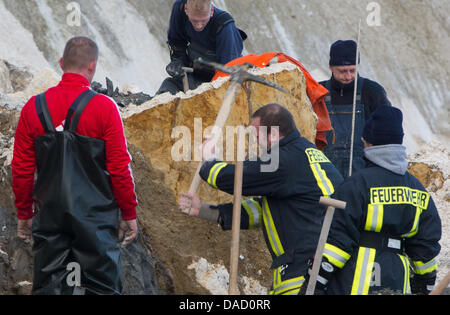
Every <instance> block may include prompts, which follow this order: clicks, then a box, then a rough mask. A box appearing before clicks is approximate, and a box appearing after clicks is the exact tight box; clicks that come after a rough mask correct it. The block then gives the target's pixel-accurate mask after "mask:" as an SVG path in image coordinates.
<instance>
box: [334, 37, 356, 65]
mask: <svg viewBox="0 0 450 315" xmlns="http://www.w3.org/2000/svg"><path fill="white" fill-rule="evenodd" d="M356 48H357V44H356V42H355V41H353V40H345V41H344V40H338V41H337V42H335V43H333V45H331V49H330V66H353V65H355V64H356Z"/></svg>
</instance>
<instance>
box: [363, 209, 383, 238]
mask: <svg viewBox="0 0 450 315" xmlns="http://www.w3.org/2000/svg"><path fill="white" fill-rule="evenodd" d="M383 214H384V207H383V205H381V204H369V206H368V208H367V218H366V227H365V230H366V231H372V232H380V231H381V227H382V225H383Z"/></svg>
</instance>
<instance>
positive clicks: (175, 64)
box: [166, 60, 184, 78]
mask: <svg viewBox="0 0 450 315" xmlns="http://www.w3.org/2000/svg"><path fill="white" fill-rule="evenodd" d="M183 66H184V65H183V61H181V60H174V61H172V62H171V63H169V64H168V65H167V67H166V71H167V73H168V74H169V75H170V76H171V77H173V78H180V77H182V76H183V75H184V70H183Z"/></svg>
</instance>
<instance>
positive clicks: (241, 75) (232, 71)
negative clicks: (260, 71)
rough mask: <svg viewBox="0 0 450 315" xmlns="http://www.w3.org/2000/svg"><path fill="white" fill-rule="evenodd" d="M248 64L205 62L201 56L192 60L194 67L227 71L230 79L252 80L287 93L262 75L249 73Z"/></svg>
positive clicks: (241, 81) (235, 80)
mask: <svg viewBox="0 0 450 315" xmlns="http://www.w3.org/2000/svg"><path fill="white" fill-rule="evenodd" d="M250 66H251V65H250V64H248V63H247V64H243V65H236V66H234V67H225V66H224V65H221V64H220V63H217V62H206V61H204V60H202V59H201V58H199V59H197V60H196V61H195V62H194V67H195V68H203V69H208V70H216V71H220V72H224V73H227V74H229V75H231V81H234V82H238V83H241V84H242V83H243V82H245V81H254V82H256V83H260V84H264V85H267V86H270V87H272V88H275V89H277V90H279V91H281V92H283V93H287V91H286V90H285V89H283V88H282V87H281V86H279V85H276V84H275V83H273V82H270V81H269V80H267V79H264V78H262V77H259V76H257V75H254V74H251V73H249V72H248V71H247V70H248V68H249V67H250Z"/></svg>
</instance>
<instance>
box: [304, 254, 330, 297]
mask: <svg viewBox="0 0 450 315" xmlns="http://www.w3.org/2000/svg"><path fill="white" fill-rule="evenodd" d="M313 263H314V261H313V260H310V261H309V269H308V274H307V275H306V276H305V282H304V283H303V286H302V288H301V289H300V292H299V294H300V295H305V294H306V289H307V288H308V284H309V279H310V276H311V272H312V266H313ZM335 269H336V267H334V266H333V265H332V264H330V263H329V262H328V260H327V259H326V258H325V257H324V258H323V260H322V264H321V265H320V269H319V275H318V277H317V281H316V287H315V289H314V293H313V294H314V295H325V294H326V291H327V285H328V281H329V280H330V279H331V277H332V275H333V273H334V271H335Z"/></svg>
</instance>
